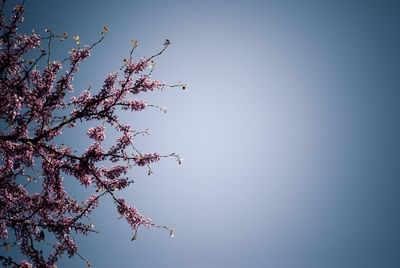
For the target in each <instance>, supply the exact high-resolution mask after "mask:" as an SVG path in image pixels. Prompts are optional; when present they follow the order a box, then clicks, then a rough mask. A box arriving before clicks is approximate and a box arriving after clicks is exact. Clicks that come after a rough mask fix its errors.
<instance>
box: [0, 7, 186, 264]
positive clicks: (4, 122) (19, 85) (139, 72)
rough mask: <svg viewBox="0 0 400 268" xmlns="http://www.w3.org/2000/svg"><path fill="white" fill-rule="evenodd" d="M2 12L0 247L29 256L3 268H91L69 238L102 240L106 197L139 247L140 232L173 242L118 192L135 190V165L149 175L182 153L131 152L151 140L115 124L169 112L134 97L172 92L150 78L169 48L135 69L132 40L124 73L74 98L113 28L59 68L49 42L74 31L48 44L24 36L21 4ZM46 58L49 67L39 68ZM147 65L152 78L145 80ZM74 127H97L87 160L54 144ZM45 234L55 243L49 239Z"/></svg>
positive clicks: (42, 39) (11, 260) (74, 52)
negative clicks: (126, 117)
mask: <svg viewBox="0 0 400 268" xmlns="http://www.w3.org/2000/svg"><path fill="white" fill-rule="evenodd" d="M3 6H4V1H3ZM3 10H4V9H3V7H2V8H1V12H0V127H1V128H0V241H1V246H3V247H5V248H6V249H9V248H10V247H16V248H18V249H19V251H20V252H21V253H22V255H25V256H26V257H27V258H28V259H27V260H17V259H14V258H13V257H11V256H0V261H2V263H3V265H4V266H13V267H32V266H33V267H55V264H56V263H57V261H58V260H59V258H60V257H61V256H63V255H64V254H67V255H68V256H69V257H73V256H74V255H77V256H79V257H80V258H82V259H83V260H85V261H86V262H87V264H88V265H90V262H88V261H87V260H86V259H85V258H84V257H82V256H81V254H79V253H78V246H77V244H76V242H75V239H74V237H73V233H76V234H82V235H88V234H90V233H92V232H96V231H95V230H94V229H93V228H94V225H93V223H92V221H91V220H90V218H89V215H90V213H91V212H92V211H93V209H95V208H96V207H97V206H98V205H99V202H100V199H101V198H102V197H103V196H107V195H108V196H110V197H111V198H112V200H114V203H115V205H116V209H117V211H118V213H119V214H120V215H121V218H125V219H126V221H127V222H128V224H129V225H130V227H131V228H132V230H133V231H134V235H133V239H134V238H136V234H137V230H138V229H139V227H140V226H142V225H144V226H147V227H160V228H165V229H167V230H169V231H170V234H171V236H173V229H170V228H168V227H167V226H161V225H156V224H154V223H152V221H151V220H150V219H148V218H146V217H143V216H142V215H141V214H140V213H139V212H138V210H137V209H136V208H135V207H133V206H130V205H128V204H126V202H125V200H124V199H123V198H121V197H119V196H117V192H118V191H119V190H122V189H125V188H127V187H128V186H129V185H130V184H131V183H132V182H133V181H132V180H131V179H129V177H128V171H129V170H130V169H131V168H132V167H134V166H139V167H142V166H147V167H148V169H149V175H150V174H151V173H152V170H151V164H152V163H155V162H158V161H160V159H161V158H162V157H168V156H171V157H175V158H176V159H177V161H178V162H179V164H180V163H181V161H182V158H181V157H180V156H179V155H178V154H176V153H172V154H167V155H159V154H158V153H142V152H141V151H140V150H138V149H137V148H136V147H135V145H134V140H135V137H136V136H137V135H138V134H148V130H146V131H136V130H134V129H132V128H131V126H129V125H127V124H124V123H122V122H120V119H119V116H118V114H119V112H120V111H131V112H134V111H142V110H144V109H146V108H147V107H156V108H159V109H160V110H162V111H164V112H166V109H165V108H164V107H162V106H158V105H153V104H148V103H147V102H146V101H145V100H141V99H136V96H137V95H139V94H142V93H145V92H148V91H154V90H162V89H164V88H165V87H166V86H167V85H166V83H164V82H162V81H159V80H152V78H151V74H152V72H153V70H154V66H155V63H154V60H153V59H154V58H155V57H157V56H159V55H161V54H162V53H163V52H164V51H165V50H166V49H167V47H168V46H169V45H170V41H169V40H168V39H167V40H166V41H165V43H164V45H163V48H162V50H161V51H160V52H159V53H157V54H155V55H154V56H152V57H150V58H141V59H140V60H138V61H134V60H133V51H134V49H135V48H137V41H136V40H134V41H132V42H131V44H132V49H131V51H130V53H129V59H128V60H126V59H125V60H124V61H123V62H124V64H123V66H122V67H121V68H120V70H119V71H118V72H115V73H111V74H110V75H108V76H107V77H106V79H105V80H104V83H103V86H102V87H101V88H100V89H98V90H94V89H91V87H89V89H87V90H83V91H82V92H80V94H79V95H74V91H75V89H74V86H73V79H74V75H75V74H76V73H77V72H78V71H79V69H78V66H79V64H80V63H81V62H83V61H85V60H86V59H87V58H88V57H89V56H90V53H91V51H92V49H93V48H94V46H95V45H97V44H99V43H101V41H102V40H103V39H104V37H105V35H106V33H107V32H108V29H107V27H104V29H103V31H102V33H101V37H100V39H99V40H98V41H97V42H95V43H94V44H92V45H91V46H83V47H81V41H80V38H79V36H73V40H74V42H75V43H76V47H74V48H73V49H72V50H71V52H70V55H69V56H68V57H67V58H66V59H65V60H64V61H61V62H60V61H51V47H52V45H54V42H52V41H54V39H60V40H61V41H64V40H67V39H68V36H69V35H68V33H64V34H63V35H57V34H55V33H53V31H52V30H51V29H50V28H49V29H46V30H45V32H46V33H47V34H48V35H47V36H44V37H41V36H39V35H38V34H36V33H35V32H32V33H31V34H29V35H26V34H21V33H19V32H18V24H20V23H22V22H23V14H24V12H25V10H24V6H23V5H17V6H15V8H14V9H13V11H12V14H11V18H10V19H9V20H8V21H7V20H6V18H5V15H4V12H3ZM42 42H44V43H46V42H47V44H46V45H47V50H46V49H43V48H41V47H40V45H41V43H42ZM36 50H39V55H38V56H36V58H34V59H29V60H28V59H26V58H25V57H28V56H32V55H34V54H35V53H34V52H35V51H36ZM46 56H47V57H46ZM43 59H46V60H47V61H46V62H43V61H42V60H43ZM63 64H65V65H64V66H63ZM40 66H42V71H40ZM149 67H151V71H150V72H148V73H146V72H147V70H148V69H149ZM63 69H65V71H64V72H62V70H63ZM120 71H122V72H120ZM175 86H180V87H182V88H183V89H185V87H186V84H183V83H181V82H180V83H179V84H177V85H172V86H171V87H175ZM71 96H72V97H71ZM78 122H79V123H87V122H94V123H96V124H98V125H97V126H95V127H91V128H88V130H87V133H86V134H87V136H88V137H89V138H90V139H91V140H92V141H93V142H92V144H91V145H90V146H88V147H87V148H86V150H84V152H83V153H81V154H78V153H77V152H76V151H75V150H74V148H73V147H72V146H71V145H68V144H61V145H59V144H57V142H56V141H55V138H56V137H57V136H60V135H62V133H63V130H64V129H65V128H66V127H75V126H76V124H77V123H78ZM107 128H113V129H114V130H116V131H117V132H118V133H120V134H119V137H118V138H117V139H116V140H114V141H113V142H112V143H111V144H112V145H111V146H109V147H105V146H104V145H103V143H104V141H105V140H106V129H107ZM105 163H107V164H106V165H108V166H107V167H106V166H104V165H105ZM64 176H72V177H74V178H76V179H77V180H78V181H79V183H80V184H81V185H82V186H83V187H86V188H88V189H92V190H93V191H92V192H93V193H92V194H91V195H90V196H89V197H88V198H87V200H84V201H82V202H78V201H76V200H74V199H73V198H72V197H71V196H70V195H69V193H68V192H67V190H66V189H64V186H63V180H64ZM34 182H37V183H40V184H41V187H40V189H39V190H37V187H36V188H35V187H30V186H31V183H34ZM33 189H36V190H33ZM49 235H50V236H52V239H51V240H49V239H47V236H49ZM49 241H56V242H55V243H54V242H53V243H50V242H49ZM46 246H47V248H46Z"/></svg>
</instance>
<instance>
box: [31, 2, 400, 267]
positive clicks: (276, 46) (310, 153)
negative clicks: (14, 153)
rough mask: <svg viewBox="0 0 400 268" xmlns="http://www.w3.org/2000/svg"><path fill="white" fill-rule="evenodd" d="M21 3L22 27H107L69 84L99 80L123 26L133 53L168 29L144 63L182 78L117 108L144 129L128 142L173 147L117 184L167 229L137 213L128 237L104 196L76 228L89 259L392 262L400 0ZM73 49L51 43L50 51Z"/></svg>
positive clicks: (112, 61) (86, 38)
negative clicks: (88, 226) (83, 230)
mask: <svg viewBox="0 0 400 268" xmlns="http://www.w3.org/2000/svg"><path fill="white" fill-rule="evenodd" d="M26 8H27V16H26V23H25V24H24V26H23V29H25V30H26V31H30V30H31V29H32V28H34V29H35V30H36V32H38V33H43V30H44V29H45V28H47V27H51V28H52V29H53V31H55V32H59V33H63V32H65V31H67V32H69V33H70V34H73V35H79V36H80V37H81V40H82V43H87V44H91V43H93V42H94V41H96V40H97V38H98V36H99V32H100V31H101V30H102V27H103V26H104V25H107V26H108V28H109V33H108V36H107V37H106V40H105V41H104V42H103V43H102V44H100V45H99V46H98V47H96V48H95V50H94V51H93V53H92V56H91V57H90V58H89V59H88V61H87V62H86V63H84V64H82V65H81V68H80V69H81V71H80V75H79V76H78V77H77V78H76V83H75V87H76V88H77V91H78V92H79V90H80V89H85V88H87V85H88V84H89V83H92V84H93V85H94V87H96V86H97V87H99V86H101V83H102V81H104V79H105V77H106V75H107V74H108V73H110V72H114V71H115V70H116V69H117V68H118V67H119V66H120V65H121V63H122V59H123V58H125V57H127V55H128V53H129V48H130V44H129V42H130V41H131V40H132V39H137V40H139V49H138V50H137V51H136V52H137V54H136V56H138V57H141V56H151V55H152V54H155V53H156V52H158V51H159V50H160V49H161V48H162V43H163V42H164V39H165V38H169V39H170V40H171V43H172V45H171V46H170V47H169V48H168V50H167V52H166V54H165V55H162V56H161V57H160V58H158V59H157V66H156V70H155V71H154V72H153V78H157V79H162V80H164V81H166V82H167V83H169V84H173V83H176V82H177V81H178V80H182V81H184V82H187V83H188V84H189V86H188V89H187V90H186V91H181V90H179V89H177V88H172V89H166V90H165V91H163V92H161V93H151V94H147V95H142V96H140V98H143V99H147V100H148V101H149V102H150V103H154V104H160V105H163V106H166V107H167V109H168V113H167V114H165V115H164V114H163V113H161V112H159V111H157V110H156V109H154V110H151V109H150V110H148V111H144V112H141V113H135V114H123V115H122V118H123V119H124V120H125V122H127V123H130V124H132V125H134V126H135V128H137V129H145V128H149V129H150V131H151V135H150V136H149V137H143V138H140V139H138V140H137V143H136V144H137V146H138V147H140V148H141V149H142V150H143V151H145V152H159V153H161V154H167V153H170V152H179V153H180V154H181V155H182V157H183V158H184V162H183V164H182V165H181V166H179V165H177V162H176V161H175V160H173V159H172V158H171V159H165V160H164V161H162V162H161V163H160V164H157V165H154V173H155V174H154V175H152V176H150V177H148V176H147V175H146V170H145V169H134V170H133V171H132V172H131V173H130V175H131V176H132V177H133V178H134V179H135V184H134V185H133V187H131V188H130V189H129V190H128V191H125V192H123V193H121V195H120V196H121V197H125V198H126V199H127V200H129V202H130V204H133V205H135V206H136V207H137V208H138V209H139V210H140V211H141V212H142V213H143V214H144V215H146V216H149V217H150V218H152V219H153V221H154V222H156V223H158V224H165V225H168V226H170V227H174V228H175V232H176V235H175V237H174V238H170V237H169V234H168V233H167V232H166V231H164V230H160V229H152V230H147V229H145V228H142V229H141V230H140V232H139V235H138V238H137V240H136V241H135V242H131V241H130V237H131V233H130V230H129V227H128V225H127V224H126V223H125V222H124V221H120V220H117V217H118V215H117V212H116V211H115V209H114V206H113V204H112V202H111V200H104V201H103V203H102V206H101V207H100V208H99V209H98V210H97V212H96V213H95V214H94V217H93V220H94V225H95V228H97V229H98V230H99V231H100V233H99V234H98V235H92V236H91V237H89V238H84V239H82V241H81V242H80V253H81V254H82V255H83V256H85V257H87V258H88V259H89V260H90V261H91V262H92V263H93V266H94V267H143V268H147V267H148V268H153V267H154V268H156V267H157V268H161V267H162V268H177V267H178V268H179V267H189V268H192V267H193V268H196V267H207V268H214V267H230V268H236V267H271V268H280V267H282V268H291V267H293V268H314V267H315V268H319V267H324V268H331V267H332V268H337V267H340V268H341V267H343V268H344V267H363V268H369V267H371V268H373V267H384V268H392V267H393V268H395V267H400V230H399V227H400V216H399V213H400V210H399V207H400V188H399V187H400V181H399V179H400V176H399V175H400V140H399V137H400V127H399V115H400V105H399V101H400V74H399V70H400V50H399V48H400V35H399V29H400V3H399V2H398V1H378V0H376V1H320V0H319V1H252V0H247V1H209V0H205V1H161V0H154V1H128V0H126V1H106V0H97V1H75V0H70V1H50V0H41V1H33V0H28V1H26ZM71 48H72V43H64V44H62V45H61V46H60V47H59V50H58V51H55V52H54V55H55V58H54V59H57V58H56V57H57V56H59V55H63V54H64V55H65V53H67V51H68V50H70V49H71ZM59 57H61V56H59ZM88 127H89V126H88ZM84 133H85V132H84V130H83V129H82V130H81V132H80V134H81V135H84ZM66 140H67V141H69V142H73V143H75V145H76V147H78V148H79V146H81V147H82V146H83V144H84V142H85V141H84V139H82V140H79V139H77V136H76V135H74V136H70V137H66ZM68 183H69V182H68V181H67V184H68ZM70 188H71V190H70V192H71V193H73V194H76V195H79V194H80V193H79V192H74V191H77V190H76V189H78V188H76V187H75V186H73V184H72V183H71V185H70ZM70 262H71V263H72V264H68V265H67V263H70ZM74 265H75V266H76V267H84V266H85V263H83V262H82V261H81V260H79V259H78V258H74V259H72V260H69V259H68V258H67V257H65V258H64V259H63V262H62V263H61V264H60V265H59V267H73V266H74Z"/></svg>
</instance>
